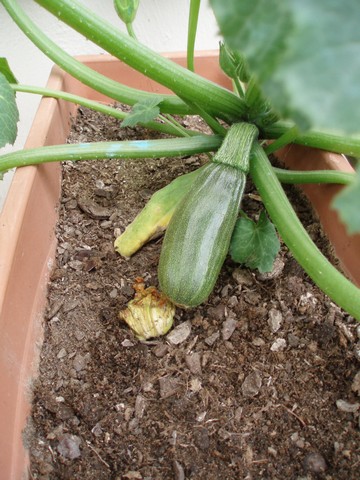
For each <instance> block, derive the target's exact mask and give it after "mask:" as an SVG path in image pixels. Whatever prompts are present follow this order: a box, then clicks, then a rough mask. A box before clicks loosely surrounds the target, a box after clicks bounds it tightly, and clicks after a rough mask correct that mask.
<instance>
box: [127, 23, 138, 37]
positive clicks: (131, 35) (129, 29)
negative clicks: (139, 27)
mask: <svg viewBox="0 0 360 480" xmlns="http://www.w3.org/2000/svg"><path fill="white" fill-rule="evenodd" d="M126 30H127V32H128V34H129V35H130V37H131V38H133V39H134V40H137V37H136V34H135V32H134V29H133V24H132V23H127V24H126Z"/></svg>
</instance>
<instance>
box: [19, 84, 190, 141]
mask: <svg viewBox="0 0 360 480" xmlns="http://www.w3.org/2000/svg"><path fill="white" fill-rule="evenodd" d="M10 86H11V88H12V89H13V90H14V91H16V92H24V93H33V94H36V95H42V96H43V97H52V98H60V99H62V100H65V101H67V102H71V103H75V104H77V105H81V106H83V107H87V108H90V109H91V110H95V111H96V112H100V113H104V114H105V115H109V116H110V117H114V118H117V119H119V120H124V119H125V118H126V117H127V116H128V114H127V113H125V112H122V111H121V110H117V109H116V108H113V107H110V106H109V105H105V104H102V103H99V102H95V101H93V100H88V99H87V98H84V97H80V96H79V95H73V94H71V93H67V92H62V91H59V90H51V89H49V88H43V87H34V86H30V85H19V84H11V85H10ZM140 125H142V126H143V127H146V128H151V129H152V130H157V131H159V132H162V133H167V134H168V135H175V136H184V133H183V132H181V131H180V130H179V128H176V126H174V125H171V124H170V123H167V124H163V123H158V122H153V121H151V122H147V123H140ZM186 132H187V134H188V136H193V135H199V132H196V131H194V130H187V131H186Z"/></svg>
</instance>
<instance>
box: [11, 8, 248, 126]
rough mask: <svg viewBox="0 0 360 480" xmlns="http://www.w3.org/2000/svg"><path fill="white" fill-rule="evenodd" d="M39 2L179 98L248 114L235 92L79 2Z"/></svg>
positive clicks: (228, 114)
mask: <svg viewBox="0 0 360 480" xmlns="http://www.w3.org/2000/svg"><path fill="white" fill-rule="evenodd" d="M5 1H6V2H9V0H5ZM36 2H37V3H38V4H39V5H41V6H43V7H44V8H46V10H48V11H49V12H51V13H52V14H53V15H55V16H56V17H57V18H59V19H60V20H62V21H63V22H65V23H66V24H68V25H69V26H71V27H72V28H73V29H74V30H76V31H78V32H79V33H81V34H82V35H84V36H85V37H86V38H88V39H89V40H91V41H92V42H94V43H96V44H97V45H99V46H100V47H102V48H103V49H104V50H106V51H107V52H109V53H111V54H112V55H114V56H115V57H117V58H119V59H120V60H122V61H123V62H125V63H127V64H128V65H129V66H131V67H132V68H134V69H135V70H137V71H139V72H141V73H143V74H144V75H146V76H147V77H149V78H151V79H152V80H155V81H156V82H158V83H160V84H161V85H164V86H165V87H167V88H169V89H170V90H172V91H173V92H174V93H176V94H177V95H178V96H179V97H184V98H188V99H190V100H192V101H195V102H196V103H198V102H199V103H203V104H204V105H206V106H207V110H209V111H210V113H214V114H215V115H216V116H218V117H222V118H225V119H229V118H231V119H239V118H241V117H242V116H243V114H244V113H245V108H246V106H245V103H244V102H243V101H242V100H241V99H240V98H239V97H237V96H236V95H234V94H233V93H232V92H230V91H229V90H226V89H224V88H223V87H220V86H219V85H217V84H215V83H213V82H211V81H209V80H207V79H205V78H203V77H200V76H199V75H196V74H195V73H193V72H190V71H189V70H187V69H186V68H183V67H181V66H180V65H177V64H176V63H174V62H171V61H170V60H168V59H166V58H164V57H163V56H161V55H160V54H158V53H156V52H153V51H152V50H151V49H149V48H148V47H146V46H145V45H142V44H141V43H139V42H136V41H135V40H134V39H133V38H131V37H129V36H128V35H126V34H124V33H123V32H122V31H121V30H119V29H117V28H115V27H114V26H113V25H111V24H110V23H108V22H106V21H105V20H104V19H102V18H99V17H98V16H97V15H95V14H94V12H92V11H91V10H89V9H88V8H86V7H85V6H84V5H82V4H80V3H79V2H77V1H76V0H72V1H69V0H36Z"/></svg>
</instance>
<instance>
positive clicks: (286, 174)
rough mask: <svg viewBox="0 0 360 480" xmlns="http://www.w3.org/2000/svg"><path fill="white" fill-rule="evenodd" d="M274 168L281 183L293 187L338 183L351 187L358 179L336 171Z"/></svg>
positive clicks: (352, 175) (352, 174)
mask: <svg viewBox="0 0 360 480" xmlns="http://www.w3.org/2000/svg"><path fill="white" fill-rule="evenodd" d="M272 168H273V171H274V172H275V175H276V176H277V178H278V180H279V182H281V183H287V184H293V185H296V184H306V183H337V184H339V185H350V184H351V183H353V181H354V180H355V178H356V175H355V174H354V173H348V172H339V171H335V170H308V171H306V172H305V171H299V170H284V169H282V168H275V167H272Z"/></svg>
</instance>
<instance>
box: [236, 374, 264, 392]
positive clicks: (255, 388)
mask: <svg viewBox="0 0 360 480" xmlns="http://www.w3.org/2000/svg"><path fill="white" fill-rule="evenodd" d="M261 385H262V379H261V375H260V373H259V372H258V371H257V370H255V371H253V372H252V373H250V374H249V375H248V376H247V377H246V378H245V380H244V382H243V384H242V385H241V391H242V393H243V395H244V396H245V397H255V395H257V394H258V393H259V392H260V388H261Z"/></svg>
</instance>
